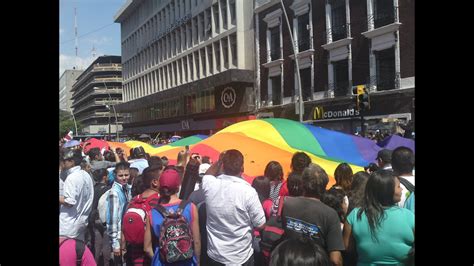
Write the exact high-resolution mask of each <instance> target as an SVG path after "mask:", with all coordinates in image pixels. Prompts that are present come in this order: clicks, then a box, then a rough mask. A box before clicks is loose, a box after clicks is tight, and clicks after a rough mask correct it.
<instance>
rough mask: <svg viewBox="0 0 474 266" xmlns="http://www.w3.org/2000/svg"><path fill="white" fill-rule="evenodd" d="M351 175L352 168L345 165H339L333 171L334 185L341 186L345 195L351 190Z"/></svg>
mask: <svg viewBox="0 0 474 266" xmlns="http://www.w3.org/2000/svg"><path fill="white" fill-rule="evenodd" d="M352 175H353V174H352V168H351V167H350V166H349V165H348V164H347V163H341V164H339V165H338V166H337V167H336V170H335V171H334V179H336V185H337V186H341V187H342V190H344V191H345V192H346V193H347V192H348V191H349V190H350V189H351V183H352Z"/></svg>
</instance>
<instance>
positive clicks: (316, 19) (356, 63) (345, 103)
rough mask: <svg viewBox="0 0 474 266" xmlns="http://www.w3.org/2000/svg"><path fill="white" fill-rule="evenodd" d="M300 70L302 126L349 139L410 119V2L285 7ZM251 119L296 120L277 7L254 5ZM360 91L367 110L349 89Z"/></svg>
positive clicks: (327, 0) (264, 1)
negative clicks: (309, 124)
mask: <svg viewBox="0 0 474 266" xmlns="http://www.w3.org/2000/svg"><path fill="white" fill-rule="evenodd" d="M283 2H284V5H285V10H286V12H287V14H288V22H289V24H290V28H291V31H292V32H293V39H294V43H295V50H296V56H297V58H298V63H299V74H300V77H301V88H302V89H301V90H302V97H303V100H304V115H303V120H305V121H309V122H313V123H314V124H315V125H318V126H322V127H326V128H330V129H334V130H339V131H343V132H346V133H354V132H356V131H360V129H361V118H360V115H361V114H362V115H363V116H364V120H363V121H364V122H365V125H366V127H368V130H369V131H370V129H371V128H374V129H375V128H377V129H380V128H382V129H387V131H392V133H393V130H395V128H396V122H397V121H400V120H401V121H402V122H404V123H406V122H408V120H412V119H414V97H415V96H414V95H415V94H414V92H415V68H414V64H415V48H414V42H415V39H414V32H415V30H414V18H415V11H414V10H415V7H414V5H415V1H414V0H314V1H311V0H291V1H290V0H284V1H283ZM255 36H256V37H255V38H256V56H255V58H256V65H257V66H258V67H257V68H256V76H257V80H256V89H257V93H258V96H257V97H258V103H257V104H258V110H259V112H258V114H257V116H258V117H283V118H289V119H294V120H298V114H297V110H296V106H295V102H297V99H298V95H299V94H298V93H299V92H298V82H297V78H296V75H297V70H296V67H295V53H294V52H293V47H292V41H291V38H288V37H287V36H290V32H289V30H288V25H287V21H286V19H285V14H284V10H283V9H282V6H281V3H280V0H256V1H255ZM356 86H363V87H365V88H366V89H367V90H368V92H369V93H370V109H369V110H365V111H363V112H362V111H361V112H362V113H361V112H359V110H357V108H356V104H355V96H354V95H353V93H352V89H353V88H354V87H356Z"/></svg>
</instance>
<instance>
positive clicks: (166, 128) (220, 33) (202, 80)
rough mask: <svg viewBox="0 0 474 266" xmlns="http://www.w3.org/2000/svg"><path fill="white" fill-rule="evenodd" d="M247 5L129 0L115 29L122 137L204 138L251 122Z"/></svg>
mask: <svg viewBox="0 0 474 266" xmlns="http://www.w3.org/2000/svg"><path fill="white" fill-rule="evenodd" d="M252 18H253V2H252V1H246V0H129V1H127V2H126V3H125V5H124V6H123V7H122V8H121V9H120V10H119V11H118V13H117V15H116V17H115V22H117V23H120V25H121V41H122V65H123V69H124V70H123V74H124V75H123V77H124V79H123V92H124V103H122V104H120V105H119V106H117V110H119V111H120V112H123V113H129V116H128V117H127V118H126V119H125V121H124V125H123V126H124V132H125V133H127V134H141V133H156V132H181V134H182V135H189V134H193V133H203V134H206V133H209V132H211V131H215V130H219V129H221V128H223V127H225V126H226V125H229V124H232V123H235V122H237V121H242V120H247V119H252V118H253V117H254V116H252V114H253V113H254V112H255V110H256V103H255V102H256V99H255V97H254V96H255V91H254V80H255V77H254V71H253V70H254V64H255V60H254V31H253V20H252Z"/></svg>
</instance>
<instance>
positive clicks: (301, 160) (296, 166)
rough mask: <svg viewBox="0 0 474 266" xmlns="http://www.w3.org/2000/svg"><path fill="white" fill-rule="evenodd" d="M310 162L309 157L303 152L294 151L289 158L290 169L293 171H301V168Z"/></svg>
mask: <svg viewBox="0 0 474 266" xmlns="http://www.w3.org/2000/svg"><path fill="white" fill-rule="evenodd" d="M310 163H311V158H309V156H308V155H307V154H306V153H304V152H296V153H295V154H293V157H292V158H291V169H292V170H293V172H297V173H303V170H304V169H305V168H306V167H308V165H309V164H310Z"/></svg>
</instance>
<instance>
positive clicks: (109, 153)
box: [104, 150, 116, 163]
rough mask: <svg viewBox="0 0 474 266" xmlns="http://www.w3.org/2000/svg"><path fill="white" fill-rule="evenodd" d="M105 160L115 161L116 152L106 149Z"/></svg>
mask: <svg viewBox="0 0 474 266" xmlns="http://www.w3.org/2000/svg"><path fill="white" fill-rule="evenodd" d="M104 160H105V161H109V162H113V163H115V162H116V159H115V154H114V152H113V151H110V150H106V151H104Z"/></svg>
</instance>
